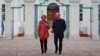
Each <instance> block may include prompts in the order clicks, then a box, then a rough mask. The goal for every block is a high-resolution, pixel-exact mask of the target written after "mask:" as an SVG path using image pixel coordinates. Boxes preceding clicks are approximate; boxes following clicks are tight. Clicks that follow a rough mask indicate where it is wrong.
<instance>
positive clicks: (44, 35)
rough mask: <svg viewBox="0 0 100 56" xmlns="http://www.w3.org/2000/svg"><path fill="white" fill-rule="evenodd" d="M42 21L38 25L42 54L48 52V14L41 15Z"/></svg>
mask: <svg viewBox="0 0 100 56" xmlns="http://www.w3.org/2000/svg"><path fill="white" fill-rule="evenodd" d="M41 19H42V20H41V21H40V22H39V25H38V36H39V38H40V44H41V51H42V54H43V53H44V52H45V53H46V52H47V39H48V37H49V32H48V29H49V28H50V27H49V23H48V22H47V21H46V16H45V15H43V16H41Z"/></svg>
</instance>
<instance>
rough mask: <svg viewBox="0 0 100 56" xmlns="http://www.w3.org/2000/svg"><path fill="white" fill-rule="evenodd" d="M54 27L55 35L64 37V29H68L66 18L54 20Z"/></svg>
mask: <svg viewBox="0 0 100 56" xmlns="http://www.w3.org/2000/svg"><path fill="white" fill-rule="evenodd" d="M52 29H53V31H54V37H58V38H63V37H64V31H65V29H66V24H65V20H63V19H58V20H54V21H53V25H52Z"/></svg>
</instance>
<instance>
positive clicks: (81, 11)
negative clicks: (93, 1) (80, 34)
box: [79, 5, 83, 21]
mask: <svg viewBox="0 0 100 56" xmlns="http://www.w3.org/2000/svg"><path fill="white" fill-rule="evenodd" d="M82 7H83V5H80V14H79V17H80V21H83V9H82Z"/></svg>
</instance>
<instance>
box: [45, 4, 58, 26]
mask: <svg viewBox="0 0 100 56" xmlns="http://www.w3.org/2000/svg"><path fill="white" fill-rule="evenodd" d="M57 12H59V6H58V5H57V4H56V3H50V4H49V5H48V7H47V20H48V22H49V24H50V26H52V22H53V20H55V14H56V13H57Z"/></svg>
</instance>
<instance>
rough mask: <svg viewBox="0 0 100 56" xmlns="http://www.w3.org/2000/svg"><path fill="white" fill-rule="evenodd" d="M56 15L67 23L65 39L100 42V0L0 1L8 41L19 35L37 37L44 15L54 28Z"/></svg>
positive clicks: (1, 29)
mask: <svg viewBox="0 0 100 56" xmlns="http://www.w3.org/2000/svg"><path fill="white" fill-rule="evenodd" d="M56 12H59V13H60V14H61V18H62V19H64V20H65V21H66V26H67V28H66V31H65V37H66V38H71V39H79V38H81V37H89V38H92V39H94V40H95V39H96V40H99V39H100V35H99V34H100V0H0V25H1V26H0V35H1V36H3V38H7V39H12V38H15V36H16V35H17V36H18V35H19V34H24V37H23V38H37V37H38V34H37V27H38V22H39V21H40V19H41V15H47V18H48V19H47V20H48V21H49V23H50V26H52V22H53V20H54V19H55V16H54V15H55V13H56ZM51 31H52V29H50V31H49V33H50V36H53V33H52V32H51Z"/></svg>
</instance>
